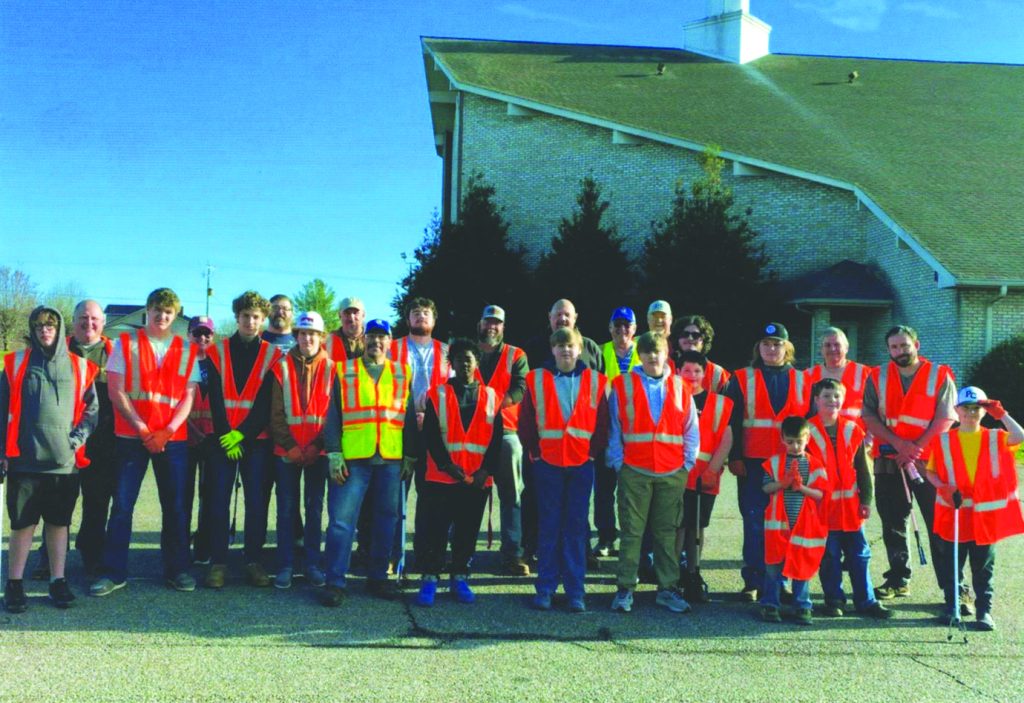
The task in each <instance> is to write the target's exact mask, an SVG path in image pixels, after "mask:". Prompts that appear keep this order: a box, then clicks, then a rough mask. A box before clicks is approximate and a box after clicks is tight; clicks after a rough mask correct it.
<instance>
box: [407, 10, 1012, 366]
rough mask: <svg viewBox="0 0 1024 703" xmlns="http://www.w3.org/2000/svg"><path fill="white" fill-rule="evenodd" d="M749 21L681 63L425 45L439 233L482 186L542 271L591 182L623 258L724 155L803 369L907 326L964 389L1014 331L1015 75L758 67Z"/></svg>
mask: <svg viewBox="0 0 1024 703" xmlns="http://www.w3.org/2000/svg"><path fill="white" fill-rule="evenodd" d="M712 4H714V3H712ZM748 4H749V3H748V2H747V0H725V1H724V2H722V0H719V2H718V9H719V10H721V12H716V13H714V14H713V15H712V16H709V17H707V18H704V19H702V20H699V21H696V22H691V23H689V24H687V25H686V26H685V27H684V28H683V31H682V34H683V39H684V42H683V43H684V47H685V48H683V49H672V48H662V49H659V48H642V47H626V46H597V45H579V44H537V43H527V42H506V41H483V40H466V39H445V38H424V39H423V40H422V47H423V57H424V66H425V71H426V79H427V86H428V92H429V100H430V112H431V119H432V122H433V130H434V136H435V144H436V147H437V153H438V155H439V156H440V157H441V158H442V159H443V174H444V176H443V186H442V192H443V203H444V205H443V217H444V218H445V219H446V220H448V221H451V220H454V219H455V218H456V217H457V214H458V213H457V209H458V204H459V202H460V200H461V197H462V193H463V189H464V188H465V185H466V181H467V179H468V178H469V177H470V176H471V175H472V174H474V173H476V172H482V173H484V174H485V177H486V179H487V181H488V182H490V183H492V184H493V185H494V186H495V187H496V190H497V194H498V199H499V202H500V204H501V205H502V206H504V208H505V216H506V218H507V220H508V221H509V223H510V230H509V231H510V235H511V237H512V238H513V239H514V240H515V241H516V242H517V243H520V244H522V245H524V246H526V247H527V249H528V250H529V252H530V253H531V256H532V258H533V260H534V261H535V260H536V259H537V258H538V257H539V255H540V253H541V252H543V251H544V250H545V249H546V248H547V246H548V244H549V241H550V238H551V236H552V235H553V234H554V233H555V232H556V229H557V225H558V222H559V219H560V218H561V217H563V216H564V215H566V214H567V212H568V210H569V208H570V207H571V204H572V203H573V198H574V196H575V194H576V193H577V191H578V188H579V181H580V179H581V178H582V177H583V176H584V175H587V174H591V175H593V176H594V177H595V178H596V179H597V180H598V181H599V182H600V183H601V185H602V186H603V189H604V191H605V193H606V194H607V195H608V196H609V198H610V200H611V203H612V209H611V210H610V211H609V214H610V215H611V216H612V218H613V219H614V221H615V222H616V224H617V225H618V228H619V231H620V233H622V234H624V235H626V236H627V239H628V243H629V246H630V247H631V248H632V251H633V253H638V252H639V251H640V248H641V245H642V242H643V240H644V238H646V237H647V236H648V235H649V233H650V222H651V221H652V220H655V219H658V218H661V217H663V216H664V215H665V214H666V212H667V210H668V207H669V205H670V200H671V196H672V190H673V188H674V186H675V184H676V182H677V181H678V180H679V179H680V178H682V179H684V181H686V182H692V180H693V179H694V178H696V177H697V176H699V174H700V170H699V166H698V163H697V159H696V158H695V157H696V156H697V155H698V153H699V152H700V151H702V150H703V149H704V148H705V147H706V146H707V145H709V144H717V145H720V147H721V149H722V156H723V157H724V158H725V159H727V164H728V173H727V176H726V181H727V185H728V186H730V187H731V188H732V190H733V193H734V195H735V197H736V206H737V208H738V209H739V210H741V211H742V209H744V208H746V207H748V206H749V207H751V208H753V211H752V214H751V216H750V218H749V219H750V222H751V224H752V226H753V227H754V228H755V229H756V230H757V231H759V232H760V233H761V235H762V236H763V240H764V242H765V243H766V246H767V251H768V253H769V255H770V256H771V258H772V261H773V266H774V267H775V269H776V271H777V273H778V274H779V277H780V279H781V280H782V281H783V282H784V283H785V284H786V286H787V287H786V291H787V300H788V303H789V304H790V305H791V306H792V309H791V311H792V312H794V314H795V313H797V312H800V313H806V315H805V316H803V315H796V317H797V319H802V320H805V321H806V322H805V324H803V325H797V326H795V329H793V330H792V333H793V336H794V338H795V340H794V341H795V342H796V344H797V349H798V353H799V354H798V355H799V357H800V358H799V360H800V361H801V362H802V363H807V362H808V361H809V360H810V359H811V358H812V355H813V357H814V358H815V360H816V357H817V351H816V350H814V349H812V348H811V347H812V346H816V343H815V344H813V345H812V343H811V340H816V339H817V337H818V335H819V333H820V330H821V329H822V328H823V327H825V326H827V325H830V324H832V325H838V326H840V327H843V328H844V329H845V330H846V331H847V333H848V335H849V337H850V340H851V344H852V347H853V349H852V354H851V356H854V357H855V358H858V359H860V360H862V361H864V362H867V363H873V364H877V363H879V362H881V361H883V360H885V359H886V358H887V356H886V351H885V348H884V339H883V336H884V332H885V330H886V329H888V328H889V327H890V326H891V325H893V324H894V323H906V324H910V325H913V326H914V327H916V328H917V329H918V331H919V332H920V333H921V336H922V345H923V353H924V354H925V355H926V356H929V357H932V358H935V359H938V360H941V361H943V362H945V363H948V364H950V365H952V366H953V368H954V369H955V370H956V372H957V373H958V374H962V373H963V372H964V371H965V370H966V369H967V368H968V367H969V366H970V365H971V364H972V363H973V362H975V361H976V360H977V359H978V358H980V357H981V356H982V355H983V354H984V353H985V351H986V350H988V349H989V348H991V347H992V345H994V344H996V343H998V342H1000V341H1001V340H1004V339H1006V338H1007V337H1009V336H1011V335H1013V334H1015V333H1019V332H1020V331H1021V330H1022V327H1024V270H1022V267H1021V262H1022V261H1024V208H1022V207H1021V205H1022V200H1024V128H1022V127H1024V67H1021V66H1011V65H993V64H964V63H941V62H923V61H902V60H885V59H860V58H837V57H820V56H794V55H773V54H771V53H769V50H768V36H769V33H770V31H771V28H770V27H768V25H766V24H765V23H764V22H762V21H760V20H758V19H757V18H756V17H753V16H752V15H751V14H750V13H749V9H748ZM695 257H699V252H695ZM680 275H685V272H680ZM671 302H673V303H674V305H675V307H676V308H677V309H678V310H686V309H688V308H689V306H688V305H687V304H686V301H671ZM695 312H699V311H695ZM712 322H714V321H712Z"/></svg>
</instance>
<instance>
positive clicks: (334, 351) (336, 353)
mask: <svg viewBox="0 0 1024 703" xmlns="http://www.w3.org/2000/svg"><path fill="white" fill-rule="evenodd" d="M324 348H325V349H326V350H327V356H328V357H330V359H331V361H335V362H337V361H348V352H347V351H345V341H344V340H343V339H342V337H341V333H340V332H331V333H329V334H328V335H327V342H326V343H325V344H324Z"/></svg>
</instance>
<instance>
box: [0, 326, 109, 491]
mask: <svg viewBox="0 0 1024 703" xmlns="http://www.w3.org/2000/svg"><path fill="white" fill-rule="evenodd" d="M43 312H51V313H53V314H54V315H56V316H57V320H58V329H57V339H56V343H55V345H54V348H53V349H52V350H46V349H43V347H41V346H40V345H39V342H38V341H36V334H35V331H34V329H33V328H32V326H33V324H34V323H35V321H36V320H37V319H38V317H39V316H40V315H41V314H42V313H43ZM65 335H66V331H65V328H64V318H63V316H62V315H61V314H60V312H59V311H58V310H54V309H53V308H49V307H45V306H39V307H37V308H36V309H35V310H33V311H32V314H31V315H30V316H29V337H30V342H31V344H30V348H31V356H30V357H29V364H28V368H27V369H26V370H25V377H24V379H23V380H22V384H21V423H20V427H19V430H18V448H19V450H20V453H21V456H19V457H16V458H13V459H11V460H10V470H11V471H21V472H26V473H49V474H70V473H72V472H73V471H75V450H76V449H78V447H80V446H81V445H82V444H83V443H84V442H85V440H86V439H87V438H88V437H89V434H90V433H91V432H92V431H93V429H94V428H95V427H96V422H97V420H98V418H99V402H98V400H97V398H96V391H95V387H94V386H92V385H90V386H89V387H88V388H87V389H86V390H85V394H84V400H85V412H84V413H83V414H82V418H81V419H80V420H79V422H78V423H77V424H75V422H74V412H75V376H74V370H73V369H72V367H71V356H70V353H69V352H68V345H67V339H66V336H65ZM9 404H10V387H9V385H8V383H7V374H6V373H4V374H3V376H2V379H0V456H6V455H7V449H6V441H7V413H8V407H9Z"/></svg>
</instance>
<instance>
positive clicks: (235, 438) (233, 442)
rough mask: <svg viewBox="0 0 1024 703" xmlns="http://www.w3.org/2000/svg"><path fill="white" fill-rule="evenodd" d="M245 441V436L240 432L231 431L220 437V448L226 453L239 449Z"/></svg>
mask: <svg viewBox="0 0 1024 703" xmlns="http://www.w3.org/2000/svg"><path fill="white" fill-rule="evenodd" d="M244 439H245V435H244V434H242V433H241V432H239V431H238V430H231V431H230V432H228V433H227V434H224V435H221V436H220V448H221V449H223V450H224V451H227V450H228V449H231V448H232V447H237V446H238V445H239V444H241V443H242V440H244Z"/></svg>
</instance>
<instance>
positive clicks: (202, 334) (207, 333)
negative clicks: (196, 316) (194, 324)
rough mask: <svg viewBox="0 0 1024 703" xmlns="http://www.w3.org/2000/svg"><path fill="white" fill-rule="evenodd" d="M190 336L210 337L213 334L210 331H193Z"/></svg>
mask: <svg viewBox="0 0 1024 703" xmlns="http://www.w3.org/2000/svg"><path fill="white" fill-rule="evenodd" d="M192 336H193V337H212V336H213V332H211V331H210V330H195V331H194V332H192Z"/></svg>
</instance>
